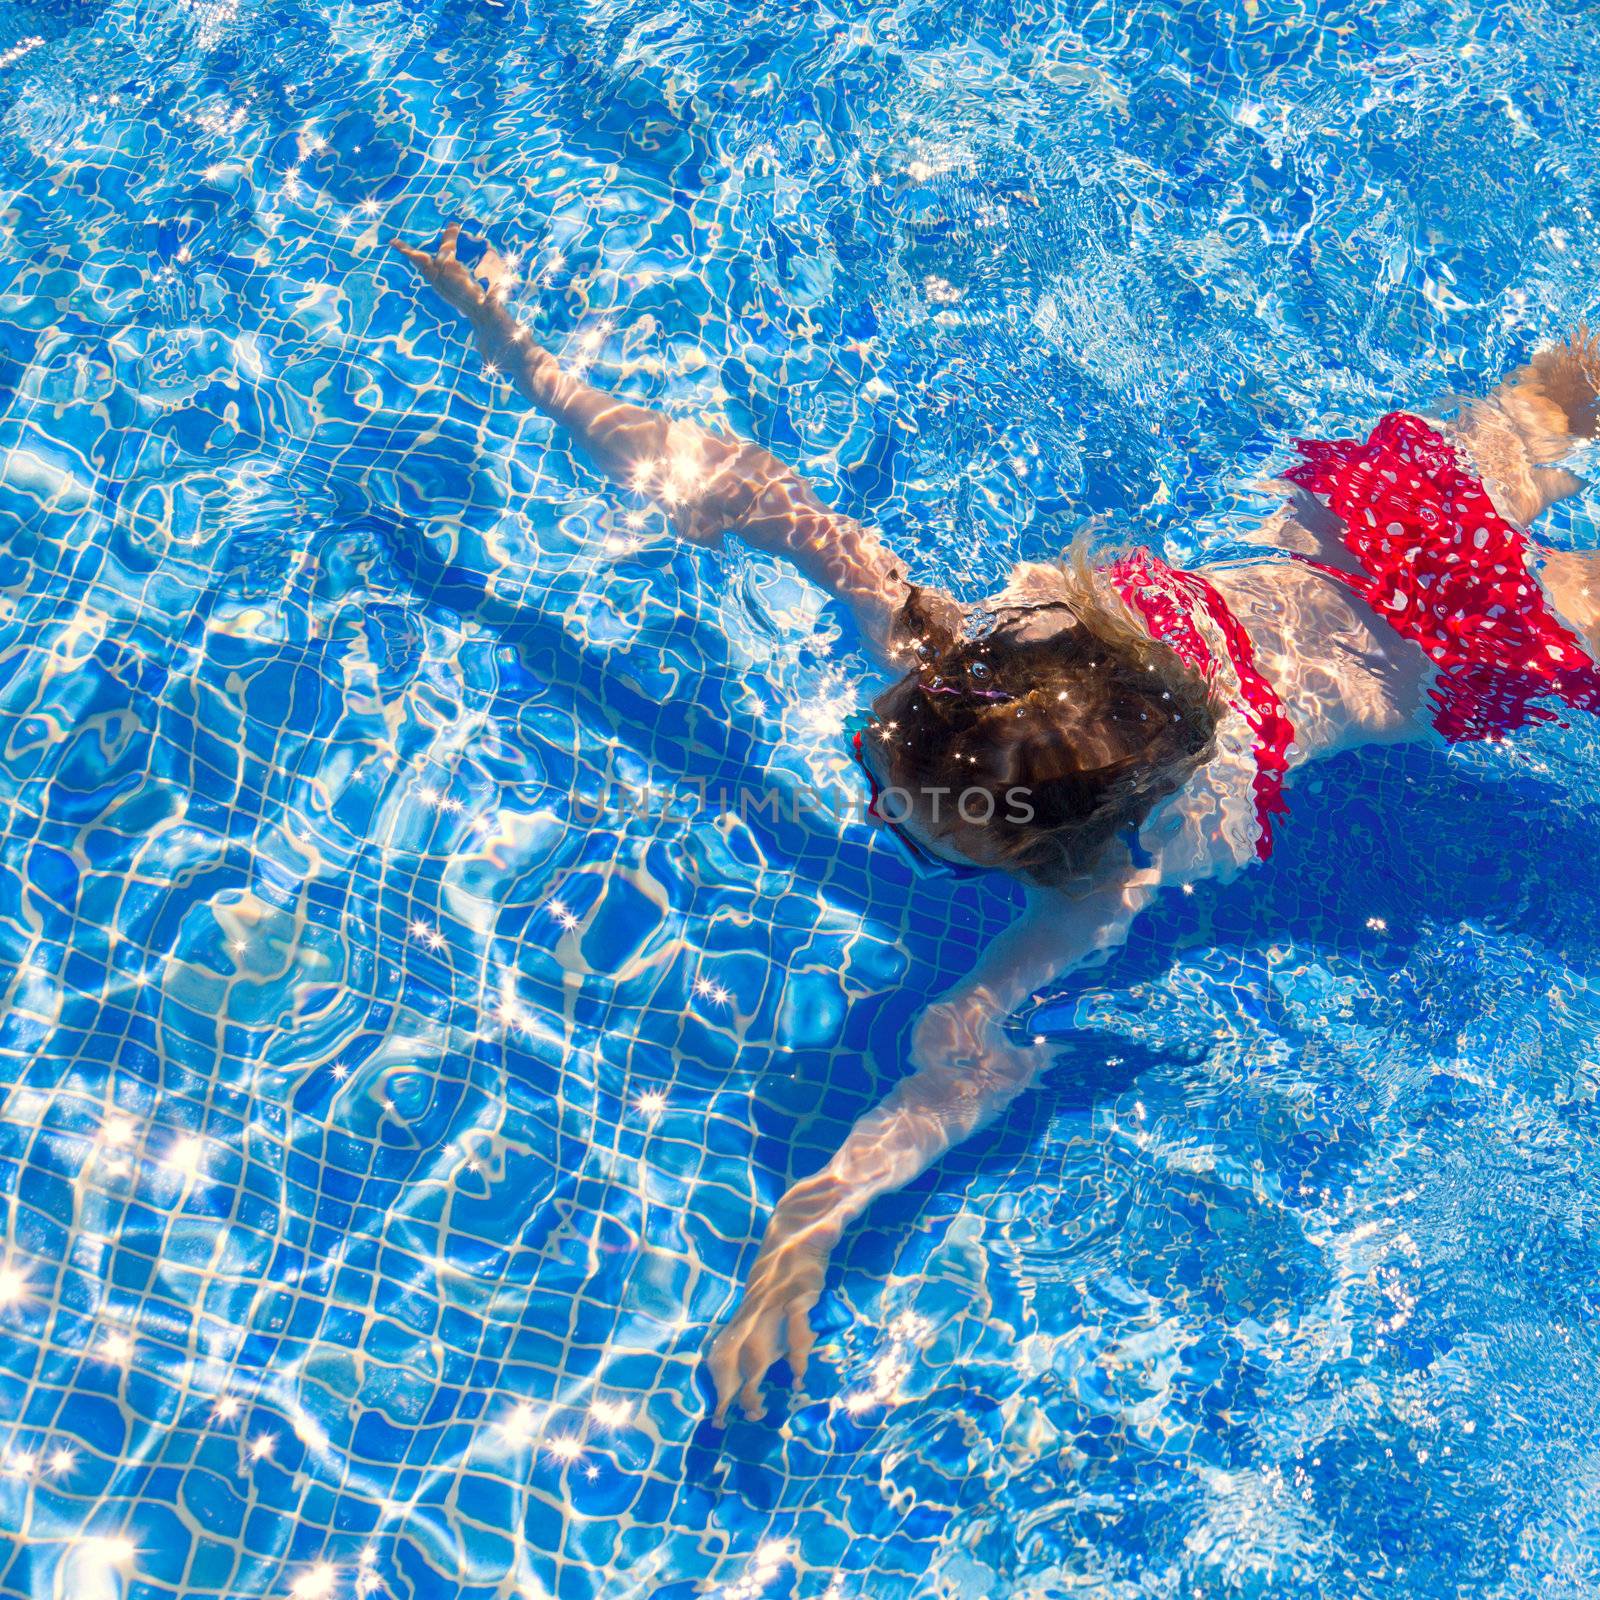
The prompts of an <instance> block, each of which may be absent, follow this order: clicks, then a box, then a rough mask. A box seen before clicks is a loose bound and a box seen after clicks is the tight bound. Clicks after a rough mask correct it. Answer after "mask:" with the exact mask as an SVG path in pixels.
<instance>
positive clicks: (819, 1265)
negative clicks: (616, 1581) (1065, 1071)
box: [710, 873, 1154, 1424]
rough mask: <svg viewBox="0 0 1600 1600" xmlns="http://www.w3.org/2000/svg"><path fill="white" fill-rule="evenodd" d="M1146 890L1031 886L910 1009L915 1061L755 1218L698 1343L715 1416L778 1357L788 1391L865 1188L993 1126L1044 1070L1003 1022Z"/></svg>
mask: <svg viewBox="0 0 1600 1600" xmlns="http://www.w3.org/2000/svg"><path fill="white" fill-rule="evenodd" d="M1153 893H1154V882H1153V875H1152V874H1148V873H1141V874H1134V875H1131V876H1127V877H1117V878H1113V879H1108V880H1106V881H1105V882H1103V883H1102V884H1100V885H1098V886H1096V887H1095V888H1093V889H1092V890H1090V891H1088V892H1086V893H1084V894H1082V895H1079V896H1076V897H1071V898H1069V897H1068V896H1066V895H1064V894H1059V893H1055V892H1053V891H1047V890H1037V891H1032V892H1031V893H1030V898H1029V902H1028V908H1027V910H1026V911H1025V912H1024V914H1023V915H1022V917H1021V918H1020V919H1019V920H1018V921H1017V922H1016V923H1014V924H1013V925H1012V926H1011V927H1010V928H1009V929H1007V930H1006V932H1005V933H1004V934H1003V935H1001V937H1000V938H999V939H998V940H996V941H995V943H994V944H993V945H992V946H991V947H990V949H989V950H988V952H987V953H986V954H985V955H984V957H983V960H982V961H981V962H980V963H979V966H978V968H977V970H976V971H975V972H974V973H973V974H972V975H971V977H970V978H968V979H967V980H966V981H965V982H964V983H962V984H960V985H959V986H958V987H957V988H955V989H953V990H952V991H951V992H950V993H949V994H948V995H946V996H945V997H944V998H943V999H942V1000H940V1001H938V1002H936V1003H935V1004H933V1005H931V1006H929V1007H928V1009H927V1010H926V1011H925V1012H923V1014H922V1016H921V1018H920V1019H919V1020H918V1022H917V1026H916V1029H915V1032H914V1033H913V1035H912V1042H911V1062H912V1065H913V1067H914V1068H915V1070H914V1071H913V1072H912V1073H911V1075H910V1076H909V1077H907V1078H903V1079H902V1080H901V1081H900V1082H899V1083H897V1084H896V1085H895V1087H894V1089H893V1090H892V1091H891V1093H890V1094H889V1096H888V1098H887V1099H885V1100H884V1101H883V1102H882V1103H881V1104H880V1105H878V1106H877V1107H875V1108H874V1109H873V1110H871V1111H869V1112H868V1113H867V1114H866V1115H865V1116H864V1117H862V1118H861V1119H860V1120H859V1121H858V1122H857V1123H856V1125H855V1126H854V1127H853V1128H852V1129H851V1130H850V1132H849V1134H848V1136H847V1137H846V1139H845V1141H844V1143H843V1144H842V1145H841V1146H840V1147H839V1149H838V1150H837V1151H836V1152H835V1154H834V1156H833V1159H832V1160H831V1161H829V1162H828V1164H827V1165H826V1166H825V1167H824V1168H823V1169H822V1170H821V1171H820V1172H818V1173H815V1174H814V1175H813V1176H811V1177H809V1178H805V1179H803V1180H802V1181H801V1182H799V1183H797V1184H795V1185H794V1187H793V1188H791V1189H790V1190H789V1191H788V1192H787V1193H786V1194H785V1195H784V1196H783V1198H782V1199H781V1200H780V1201H779V1202H778V1206H777V1209H776V1210H775V1211H774V1212H773V1214H772V1217H771V1219H770V1220H769V1222H768V1223H767V1231H766V1233H765V1235H764V1236H763V1238H762V1241H761V1249H760V1252H759V1253H758V1254H757V1256H756V1259H755V1264H754V1265H753V1266H752V1267H751V1269H750V1277H749V1281H748V1283H747V1285H746V1288H745V1292H744V1298H743V1299H742V1300H741V1301H740V1303H739V1309H738V1311H737V1312H736V1313H735V1315H734V1317H733V1320H732V1321H731V1322H729V1323H728V1325H727V1326H726V1327H725V1328H724V1329H723V1330H722V1332H721V1333H720V1334H719V1335H718V1336H717V1339H716V1342H715V1343H714V1344H713V1345H712V1348H711V1357H710V1365H711V1375H712V1378H713V1381H714V1382H715V1384H716V1389H717V1409H716V1421H717V1422H718V1423H719V1424H720V1423H721V1422H722V1421H723V1419H724V1417H725V1416H726V1415H727V1411H728V1407H729V1405H731V1404H732V1402H733V1401H734V1399H735V1397H737V1399H738V1401H739V1404H740V1405H741V1406H742V1407H743V1409H744V1414H745V1415H746V1416H747V1417H749V1418H751V1419H752V1420H754V1419H757V1418H759V1417H760V1416H762V1414H763V1408H762V1403H761V1382H762V1379H763V1378H764V1377H765V1376H766V1373H767V1370H768V1369H769V1368H770V1367H771V1366H772V1364H773V1363H774V1362H775V1361H776V1360H777V1359H778V1358H779V1356H781V1355H784V1354H787V1355H788V1358H789V1365H790V1367H791V1368H792V1369H793V1372H794V1377H795V1383H796V1385H797V1386H798V1384H799V1383H800V1381H801V1379H802V1378H803V1377H804V1375H805V1369H806V1362H807V1359H808V1357H809V1355H810V1352H811V1346H812V1342H813V1336H812V1333H811V1323H810V1316H811V1308H812V1307H813V1306H814V1305H815V1304H816V1303H817V1301H818V1299H819V1298H820V1297H821V1294H822V1282H823V1278H824V1275H825V1274H826V1272H827V1268H828V1257H829V1255H830V1254H831V1253H832V1250H833V1247H834V1246H835V1245H836V1244H837V1243H838V1242H839V1239H840V1237H841V1236H842V1235H843V1233H844V1230H845V1228H846V1227H847V1226H848V1225H849V1223H850V1222H851V1221H852V1220H853V1219H854V1218H856V1217H858V1216H860V1214H861V1213H862V1212H863V1211H865V1210H866V1208H867V1206H868V1205H869V1204H870V1203H871V1202H872V1200H873V1199H874V1198H875V1197H876V1196H877V1195H880V1194H883V1193H885V1192H886V1191H888V1190H890V1189H898V1188H900V1187H901V1186H902V1185H903V1184H906V1183H909V1182H910V1181H911V1180H912V1179H913V1178H915V1177H916V1176H917V1174H918V1173H920V1172H922V1171H924V1170H925V1169H926V1168H928V1167H929V1166H931V1165H932V1164H933V1163H934V1162H935V1161H937V1160H938V1159H939V1157H940V1156H941V1155H943V1154H944V1152H945V1151H946V1150H948V1149H949V1148H950V1147H951V1146H952V1145H955V1144H959V1143H960V1142H961V1141H962V1140H963V1139H965V1138H966V1137H967V1136H968V1135H969V1134H971V1133H973V1132H974V1131H976V1130H977V1129H979V1128H981V1127H983V1126H984V1125H985V1124H986V1123H988V1122H991V1121H993V1119H994V1118H995V1117H996V1116H997V1115H998V1114H999V1113H1000V1112H1001V1111H1002V1110H1003V1109H1004V1108H1005V1107H1006V1106H1007V1105H1009V1104H1010V1103H1011V1101H1012V1100H1013V1099H1015V1098H1016V1096H1017V1095H1018V1094H1020V1093H1021V1092H1022V1090H1023V1089H1025V1088H1026V1087H1027V1086H1028V1084H1029V1083H1031V1082H1032V1081H1033V1079H1034V1077H1035V1076H1036V1075H1037V1074H1038V1073H1039V1072H1040V1071H1041V1070H1043V1069H1044V1068H1045V1067H1048V1066H1049V1065H1050V1062H1051V1061H1052V1060H1053V1059H1054V1052H1053V1051H1052V1050H1051V1049H1050V1048H1049V1047H1048V1046H1046V1045H1042V1044H1029V1045H1019V1044H1014V1043H1012V1042H1011V1040H1009V1039H1008V1038H1007V1037H1006V1035H1005V1031H1004V1024H1005V1021H1006V1018H1007V1017H1008V1016H1009V1015H1010V1014H1011V1012H1013V1011H1014V1010H1015V1009H1016V1008H1017V1007H1018V1006H1020V1005H1022V1004H1023V1003H1024V1002H1025V1001H1026V1000H1027V999H1028V998H1029V997H1030V996H1031V995H1032V994H1033V993H1034V992H1035V991H1036V990H1038V989H1041V988H1043V987H1044V986H1045V985H1046V984H1047V983H1049V982H1050V981H1051V980H1052V979H1053V978H1056V977H1058V976H1060V975H1062V974H1064V973H1066V972H1069V971H1071V970H1072V969H1074V968H1076V967H1081V966H1084V965H1087V964H1088V963H1089V962H1091V961H1092V960H1094V959H1095V958H1097V957H1103V956H1104V955H1105V954H1106V953H1108V952H1109V951H1111V950H1114V949H1115V948H1117V947H1118V946H1119V945H1121V944H1122V942H1123V940H1124V939H1125V938H1126V937H1127V932H1128V927H1129V924H1130V923H1131V922H1132V921H1133V918H1134V917H1135V915H1136V914H1137V913H1138V911H1139V909H1140V908H1141V907H1142V906H1143V905H1144V904H1145V903H1146V902H1147V901H1148V900H1149V898H1150V896H1151V895H1152V894H1153Z"/></svg>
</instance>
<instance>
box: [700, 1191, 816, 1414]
mask: <svg viewBox="0 0 1600 1600" xmlns="http://www.w3.org/2000/svg"><path fill="white" fill-rule="evenodd" d="M838 1195H839V1185H838V1184H837V1182H836V1181H835V1180H834V1179H832V1178H830V1177H829V1175H828V1174H827V1173H826V1172H825V1171H824V1172H819V1173H818V1174H817V1175H816V1176H815V1177H812V1178H807V1179H805V1180H804V1181H803V1182H800V1183H797V1184H796V1185H795V1186H794V1187H793V1188H792V1189H790V1190H789V1192H788V1193H787V1194H786V1195H784V1197H783V1199H782V1200H780V1201H779V1202H778V1209H777V1210H776V1211H774V1212H773V1214H772V1220H771V1221H770V1222H769V1223H768V1224H767V1231H766V1235H765V1236H764V1237H763V1239H762V1241H761V1251H760V1253H759V1254H758V1255H757V1256H756V1259H755V1265H754V1266H753V1267H751V1269H750V1280H749V1282H748V1283H747V1284H746V1286H745V1291H744V1296H743V1298H742V1299H741V1300H740V1302H739V1309H738V1310H737V1311H736V1312H735V1313H734V1315H733V1319H732V1320H731V1321H730V1322H729V1323H728V1325H727V1326H726V1327H725V1328H724V1329H723V1330H722V1332H721V1333H719V1334H718V1335H717V1338H716V1342H715V1343H714V1344H713V1345H712V1346H711V1356H710V1363H709V1364H710V1367H711V1377H712V1381H713V1382H714V1383H715V1384H716V1389H717V1409H716V1414H715V1416H714V1417H713V1419H712V1420H713V1421H714V1422H715V1423H716V1425H717V1427H719V1428H720V1427H721V1426H722V1425H723V1422H724V1421H725V1420H726V1418H727V1415H728V1407H729V1406H730V1405H731V1404H732V1403H733V1401H734V1398H735V1397H736V1396H737V1398H738V1401H739V1405H740V1406H741V1408H742V1409H743V1411H744V1414H745V1416H746V1417H748V1418H749V1419H750V1421H752V1422H759V1421H760V1420H761V1418H762V1417H763V1416H764V1415H765V1409H764V1407H763V1405H762V1402H761V1380H762V1379H763V1378H765V1377H766V1375H767V1369H768V1368H769V1367H771V1366H772V1364H773V1363H774V1362H775V1361H776V1360H777V1359H778V1358H779V1357H780V1356H782V1355H787V1356H788V1358H789V1367H790V1370H791V1371H792V1372H793V1373H794V1386H795V1388H796V1390H798V1389H799V1388H800V1385H801V1383H802V1381H803V1380H804V1378H805V1375H806V1362H807V1361H808V1360H809V1359H810V1355H811V1346H812V1345H813V1344H814V1343H815V1342H816V1336H815V1335H814V1334H813V1333H812V1331H811V1308H812V1307H813V1306H814V1305H816V1303H817V1301H818V1300H820V1299H821V1298H822V1281H823V1278H824V1277H825V1276H826V1274H827V1271H828V1255H829V1253H830V1252H831V1251H832V1249H833V1247H834V1245H835V1244H836V1243H837V1242H838V1239H839V1235H840V1232H841V1224H840V1223H839V1222H838V1221H837V1220H836V1217H835V1214H834V1202H835V1201H836V1200H837V1198H838Z"/></svg>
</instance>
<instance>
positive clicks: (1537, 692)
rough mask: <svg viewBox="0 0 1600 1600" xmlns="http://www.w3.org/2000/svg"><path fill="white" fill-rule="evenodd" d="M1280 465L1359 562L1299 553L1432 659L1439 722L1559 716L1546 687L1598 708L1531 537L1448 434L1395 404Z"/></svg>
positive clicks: (1476, 729) (1481, 725)
mask: <svg viewBox="0 0 1600 1600" xmlns="http://www.w3.org/2000/svg"><path fill="white" fill-rule="evenodd" d="M1295 448H1296V449H1297V450H1298V451H1299V452H1300V454H1301V455H1302V456H1303V457H1304V460H1303V461H1302V463H1301V464H1300V465H1299V466H1296V467H1292V468H1290V470H1289V471H1288V472H1286V473H1285V474H1284V476H1285V477H1286V478H1288V480H1289V481H1290V482H1291V483H1294V484H1297V485H1299V487H1300V488H1302V489H1306V490H1309V491H1310V492H1311V493H1313V494H1316V495H1320V496H1321V497H1322V498H1323V499H1324V500H1325V501H1326V502H1327V504H1328V507H1329V509H1330V510H1332V511H1333V512H1334V514H1335V515H1336V516H1337V517H1338V518H1339V520H1340V523H1341V524H1342V526H1343V543H1344V547H1345V549H1347V550H1348V551H1349V552H1350V554H1351V555H1352V556H1354V557H1355V559H1356V562H1357V563H1358V565H1359V566H1360V568H1361V571H1360V572H1355V573H1352V572H1347V571H1345V570H1343V569H1342V568H1339V567H1334V566H1330V565H1328V564H1327V563H1326V562H1322V561H1315V560H1313V559H1312V558H1310V557H1309V556H1297V557H1296V559H1297V560H1300V561H1303V562H1305V563H1306V565H1308V566H1312V567H1315V568H1316V569H1317V570H1318V571H1319V572H1323V573H1326V574H1327V575H1328V576H1330V577H1332V578H1334V579H1336V580H1337V581H1338V582H1340V583H1341V584H1343V585H1344V586H1345V587H1346V588H1348V589H1350V590H1351V591H1352V592H1354V593H1355V594H1357V595H1359V596H1360V597H1361V598H1362V599H1363V600H1365V601H1366V602H1367V604H1368V605H1369V606H1371V607H1372V609H1373V610H1374V611H1376V612H1377V613H1378V615H1379V616H1380V617H1382V618H1383V619H1384V621H1385V622H1387V623H1388V624H1389V625H1390V626H1391V627H1392V628H1393V629H1394V630H1395V632H1396V633H1398V634H1400V635H1401V636H1402V637H1403V638H1406V639H1410V640H1413V641H1414V642H1415V643H1417V644H1418V645H1420V646H1421V647H1422V649H1423V650H1425V651H1426V652H1427V654H1428V655H1429V657H1430V658H1431V659H1432V661H1433V663H1434V665H1435V667H1436V668H1437V669H1438V674H1437V679H1436V682H1435V685H1434V687H1433V688H1432V690H1431V691H1430V697H1431V698H1432V700H1433V702H1434V706H1435V713H1434V718H1433V725H1434V727H1435V728H1437V729H1438V730H1439V732H1440V733H1442V734H1443V735H1444V737H1445V738H1446V739H1447V740H1449V741H1450V742H1451V743H1452V744H1456V743H1460V742H1462V741H1464V740H1477V739H1491V740H1494V739H1500V738H1502V737H1503V736H1504V735H1505V734H1507V733H1511V732H1514V731H1515V730H1516V729H1518V728H1521V727H1524V726H1526V725H1527V724H1529V723H1539V722H1553V721H1558V720H1559V719H1558V717H1557V715H1556V713H1555V712H1554V711H1552V710H1550V709H1549V708H1548V707H1547V706H1541V705H1534V704H1533V703H1532V702H1533V701H1534V700H1535V699H1536V698H1537V697H1539V696H1542V695H1554V696H1556V697H1557V698H1559V699H1561V700H1564V701H1565V702H1566V703H1567V704H1568V705H1570V706H1573V707H1577V708H1579V709H1582V710H1586V711H1597V712H1600V671H1597V670H1596V667H1595V664H1594V662H1593V661H1592V660H1591V659H1590V657H1589V655H1588V654H1587V652H1585V650H1584V649H1583V647H1582V645H1581V644H1580V643H1579V642H1578V640H1577V639H1576V638H1575V637H1574V636H1573V634H1572V633H1571V632H1570V630H1568V629H1567V628H1566V627H1565V626H1564V625H1563V624H1562V623H1561V621H1560V620H1559V619H1558V618H1557V617H1556V616H1555V614H1554V613H1553V612H1552V611H1551V609H1550V607H1549V606H1548V604H1547V603H1546V601H1545V597H1544V592H1543V590H1542V589H1541V588H1540V586H1539V583H1538V581H1537V580H1536V579H1535V578H1534V576H1533V574H1532V572H1531V571H1530V570H1529V568H1528V564H1527V563H1528V556H1529V554H1530V551H1531V541H1530V540H1529V538H1528V536H1527V534H1526V533H1524V532H1523V531H1522V530H1521V529H1520V528H1518V527H1516V526H1514V525H1513V524H1512V523H1509V522H1507V521H1506V520H1505V518H1504V517H1502V516H1501V515H1500V514H1499V513H1498V512H1497V511H1496V510H1495V508H1494V504H1493V502H1492V501H1491V500H1490V498H1489V494H1488V491H1487V490H1486V489H1485V488H1484V486H1483V483H1482V481H1481V480H1480V479H1478V478H1476V477H1474V476H1473V475H1472V474H1471V473H1470V472H1466V471H1463V470H1462V466H1461V462H1460V460H1459V459H1458V458H1457V456H1456V453H1455V451H1454V449H1453V448H1452V447H1451V445H1450V443H1449V441H1448V440H1447V439H1446V438H1445V437H1444V435H1443V434H1441V433H1439V432H1438V430H1437V429H1434V428H1431V427H1429V425H1428V424H1427V423H1426V422H1424V421H1423V420H1422V419H1421V418H1420V417H1414V416H1411V415H1409V414H1408V413H1406V412H1403V411H1393V412H1390V413H1389V415H1388V416H1386V417H1384V418H1383V420H1382V421H1380V422H1379V423H1378V425H1377V427H1375V428H1374V429H1373V430H1372V433H1371V434H1370V436H1369V437H1368V438H1367V440H1366V441H1365V442H1364V443H1363V442H1362V441H1361V440H1359V439H1333V440H1326V439H1300V440H1297V441H1296V442H1295Z"/></svg>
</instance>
